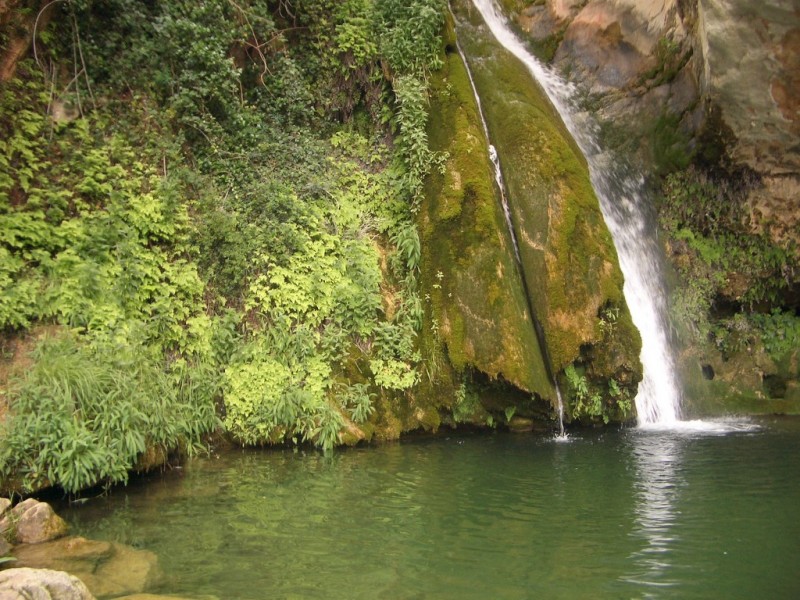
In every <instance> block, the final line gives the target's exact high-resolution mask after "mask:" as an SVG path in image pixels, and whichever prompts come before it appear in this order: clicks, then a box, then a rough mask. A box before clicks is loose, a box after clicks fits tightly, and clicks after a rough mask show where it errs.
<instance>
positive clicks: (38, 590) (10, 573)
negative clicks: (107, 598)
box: [0, 568, 94, 600]
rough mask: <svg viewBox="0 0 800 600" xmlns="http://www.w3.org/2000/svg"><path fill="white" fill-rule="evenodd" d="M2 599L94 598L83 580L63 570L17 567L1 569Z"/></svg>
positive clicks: (76, 599) (78, 599)
mask: <svg viewBox="0 0 800 600" xmlns="http://www.w3.org/2000/svg"><path fill="white" fill-rule="evenodd" d="M0 598H2V600H94V596H93V595H92V594H91V592H89V590H88V589H87V587H86V586H85V585H84V583H83V582H82V581H81V580H80V579H78V578H77V577H75V576H73V575H70V574H69V573H64V572H63V571H51V570H49V569H29V568H17V569H7V570H5V571H0Z"/></svg>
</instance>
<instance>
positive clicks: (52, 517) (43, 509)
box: [0, 498, 67, 544]
mask: <svg viewBox="0 0 800 600" xmlns="http://www.w3.org/2000/svg"><path fill="white" fill-rule="evenodd" d="M0 532H1V533H3V534H5V535H6V536H7V537H9V536H10V539H11V541H12V542H13V543H17V544H38V543H40V542H47V541H50V540H54V539H57V538H59V537H61V536H63V535H65V534H66V533H67V524H66V522H65V521H64V519H62V518H61V517H59V516H58V515H57V514H56V513H55V512H54V511H53V508H52V507H51V506H50V505H49V504H47V503H46V502H39V501H38V500H36V499H34V498H28V499H27V500H24V501H22V502H20V503H19V504H17V505H16V506H15V507H14V508H12V509H11V510H7V511H6V513H5V515H4V516H3V518H2V520H0Z"/></svg>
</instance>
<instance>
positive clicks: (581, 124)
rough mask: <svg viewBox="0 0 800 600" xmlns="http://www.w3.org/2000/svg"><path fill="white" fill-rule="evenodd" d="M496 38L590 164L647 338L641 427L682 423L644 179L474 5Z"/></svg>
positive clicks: (559, 85) (561, 84)
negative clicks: (618, 157)
mask: <svg viewBox="0 0 800 600" xmlns="http://www.w3.org/2000/svg"><path fill="white" fill-rule="evenodd" d="M472 1H473V4H474V5H475V7H476V8H477V9H478V11H479V12H480V13H481V15H482V16H483V19H484V21H485V22H486V24H487V25H488V27H489V29H490V30H491V32H492V34H493V35H494V37H495V38H497V40H498V42H500V44H502V45H503V46H504V47H505V48H506V49H507V50H508V51H509V52H511V53H512V54H513V55H514V56H516V57H517V58H518V59H519V60H520V61H522V63H523V64H524V65H525V66H526V68H527V69H528V71H529V72H530V73H531V74H532V75H533V77H534V79H535V80H536V81H537V82H538V83H539V85H540V86H541V87H542V89H543V90H544V92H545V93H546V94H547V96H548V97H549V99H550V101H551V102H552V104H553V105H554V107H555V108H556V110H557V111H558V113H559V115H560V116H561V118H562V120H563V121H564V124H565V125H566V127H567V129H568V130H569V132H570V134H571V135H572V137H573V138H574V139H575V142H576V143H577V144H578V146H579V147H580V149H581V151H582V153H583V154H584V156H585V157H586V161H587V163H588V165H589V174H590V178H591V182H592V186H593V187H594V190H595V192H596V194H597V196H598V199H599V201H600V208H601V210H602V212H603V217H604V218H605V221H606V225H607V226H608V228H609V231H610V232H611V235H612V237H613V239H614V244H615V246H616V248H617V254H618V256H619V262H620V267H621V269H622V273H623V275H624V276H625V286H624V290H623V291H624V294H625V300H626V302H627V304H628V308H629V310H630V313H631V317H632V319H633V322H634V324H635V325H636V327H637V328H638V329H639V332H640V333H641V336H642V352H641V357H640V358H641V361H642V366H643V368H644V377H643V380H642V382H641V383H640V384H639V392H638V394H637V395H636V410H637V413H638V418H639V424H640V425H644V426H648V425H649V426H660V427H663V426H670V425H673V424H675V423H678V422H679V421H680V403H681V394H680V390H679V385H678V378H677V375H676V368H675V360H674V357H673V353H672V349H671V347H670V342H669V336H668V331H669V326H668V321H667V317H666V314H667V307H666V301H665V299H664V289H665V286H664V284H663V279H662V276H661V264H660V252H659V248H658V244H657V241H656V234H655V228H654V226H653V223H652V216H651V215H650V214H649V211H648V208H647V202H646V201H645V200H646V196H645V194H644V180H643V178H642V177H641V176H633V175H631V174H630V173H627V172H626V170H625V168H624V167H623V166H621V165H619V164H617V162H616V161H615V160H614V157H612V156H610V155H609V154H608V153H607V152H605V151H604V149H603V148H602V147H601V146H600V144H599V143H598V141H597V139H598V136H597V133H598V125H597V123H596V122H595V121H594V119H593V118H592V117H591V116H589V115H588V114H586V113H583V112H581V111H580V110H579V109H578V108H577V107H576V105H575V88H574V86H572V85H570V84H569V83H567V82H566V81H564V80H563V79H561V78H560V77H559V76H558V75H557V74H555V73H554V72H553V71H552V70H549V69H547V68H545V67H544V66H543V65H542V64H541V63H539V61H538V60H537V59H536V58H535V57H534V56H533V55H532V54H530V53H529V52H528V51H527V49H526V48H525V47H524V46H523V44H522V43H521V42H520V41H519V39H517V37H516V36H515V34H514V33H513V32H512V31H511V29H510V28H509V26H508V24H507V22H506V19H505V17H504V16H503V15H502V14H501V13H500V12H499V10H498V9H497V7H496V5H495V3H494V2H493V1H492V0H472Z"/></svg>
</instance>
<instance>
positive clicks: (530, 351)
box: [418, 48, 554, 398]
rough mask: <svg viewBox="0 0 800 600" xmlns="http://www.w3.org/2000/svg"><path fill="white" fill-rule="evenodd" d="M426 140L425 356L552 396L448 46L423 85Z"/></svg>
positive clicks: (464, 78)
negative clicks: (427, 97) (432, 155)
mask: <svg viewBox="0 0 800 600" xmlns="http://www.w3.org/2000/svg"><path fill="white" fill-rule="evenodd" d="M431 90H432V94H431V107H430V121H429V123H430V124H429V128H428V135H429V140H430V144H431V147H432V149H433V150H436V151H441V152H446V153H447V161H446V163H445V165H444V169H443V170H442V171H441V172H434V173H433V174H431V175H430V177H429V178H428V181H427V186H426V194H425V199H424V201H423V203H422V206H421V210H420V213H419V219H418V220H419V226H420V232H421V239H422V263H421V269H422V286H423V289H424V290H425V291H426V292H427V296H426V298H427V299H428V308H429V310H428V311H427V312H428V313H429V319H428V323H427V327H426V331H425V332H424V337H426V338H429V339H428V346H429V350H432V349H433V347H434V346H436V345H437V344H439V343H440V344H441V345H442V346H443V348H444V349H445V352H446V359H447V360H448V362H449V363H450V365H452V367H453V368H454V369H455V370H456V371H458V372H462V371H464V370H465V369H467V368H474V369H476V370H478V371H481V372H483V373H485V374H487V375H488V376H489V377H490V378H492V379H497V378H502V379H504V380H506V381H508V382H510V383H513V384H514V385H515V386H516V387H518V388H520V389H524V390H526V391H528V392H533V393H536V394H537V395H538V396H540V397H543V398H552V397H553V396H554V393H553V389H552V385H551V383H550V381H549V380H548V376H547V370H546V368H545V364H544V361H543V359H542V355H541V352H540V350H539V346H538V344H537V342H536V337H535V334H534V329H533V326H532V323H531V319H530V315H529V314H528V308H527V301H526V299H525V291H524V288H523V285H522V281H521V277H520V274H519V271H518V266H517V264H516V261H515V258H514V248H513V244H512V241H511V239H510V235H509V233H508V231H507V227H506V224H505V219H504V215H503V209H502V206H501V204H500V202H499V200H498V198H497V195H496V190H495V183H494V175H493V167H492V165H491V162H490V160H489V157H488V151H487V149H488V145H487V142H486V138H485V136H484V133H483V127H482V125H481V120H480V114H479V112H478V108H477V105H476V102H475V98H474V95H473V92H472V88H471V86H470V82H469V77H468V74H467V71H466V69H465V67H464V65H463V63H462V61H461V58H460V56H459V55H458V53H457V52H455V51H454V49H453V48H450V51H449V52H448V53H447V55H446V59H445V66H444V68H443V69H442V70H441V71H440V72H438V73H436V74H434V76H433V77H432V80H431Z"/></svg>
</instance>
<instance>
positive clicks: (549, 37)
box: [507, 0, 800, 242]
mask: <svg viewBox="0 0 800 600" xmlns="http://www.w3.org/2000/svg"><path fill="white" fill-rule="evenodd" d="M507 4H509V3H507ZM509 9H510V12H511V13H512V17H513V18H514V19H515V20H516V22H517V24H518V25H519V27H520V29H521V30H523V31H524V32H525V33H527V35H528V36H529V37H530V39H531V41H532V43H533V45H534V46H536V47H538V49H539V51H540V54H542V55H543V56H544V58H546V59H549V60H551V61H552V62H553V63H554V64H555V66H556V67H557V68H560V69H563V70H566V71H568V72H569V73H570V78H571V79H573V80H574V81H578V82H579V83H580V84H581V85H582V86H583V87H584V88H585V89H586V90H588V92H589V93H590V95H591V96H592V97H593V99H594V101H595V105H594V106H593V108H599V112H600V116H601V118H604V119H605V120H606V121H607V122H608V123H612V124H613V123H617V124H619V123H623V122H624V127H623V130H624V131H621V132H620V131H618V132H617V133H619V134H620V135H619V140H618V141H619V142H620V143H622V142H623V140H624V141H626V142H627V143H628V149H631V150H634V151H641V152H643V153H644V154H646V155H648V156H647V160H651V161H653V162H654V163H656V166H657V168H664V169H669V168H672V167H675V166H681V164H680V163H681V161H682V155H683V154H685V153H686V152H687V151H691V150H693V149H695V148H696V147H697V146H698V144H701V143H702V140H703V138H705V139H709V138H713V139H714V141H715V143H723V144H724V145H725V146H726V149H727V151H728V153H729V157H730V159H731V160H732V161H733V162H734V163H736V164H738V165H741V166H744V167H746V168H748V169H750V170H752V171H753V172H754V173H755V175H756V176H757V177H758V179H759V180H760V182H761V185H760V186H756V187H755V189H754V190H753V191H752V192H751V195H750V199H749V204H750V210H751V213H752V222H753V224H754V226H756V227H763V226H764V225H766V224H768V225H769V230H770V233H771V235H772V236H773V237H774V238H775V239H776V240H779V241H786V240H794V241H795V242H800V226H799V221H798V210H797V209H798V200H797V198H798V197H800V144H798V139H800V137H798V135H799V134H800V100H798V98H800V8H798V6H797V3H796V2H793V1H792V0H767V1H765V2H757V3H754V2H748V1H747V0H590V1H589V2H585V1H578V0H547V2H545V3H541V2H536V3H533V4H529V3H524V2H522V3H519V2H518V3H516V4H514V5H513V6H509ZM612 128H613V126H612ZM632 133H633V135H631V134H632ZM632 139H637V140H640V141H641V144H640V145H639V146H638V147H633V148H631V147H630V140H632ZM676 162H677V165H676V164H675V163H676ZM665 163H666V164H665Z"/></svg>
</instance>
